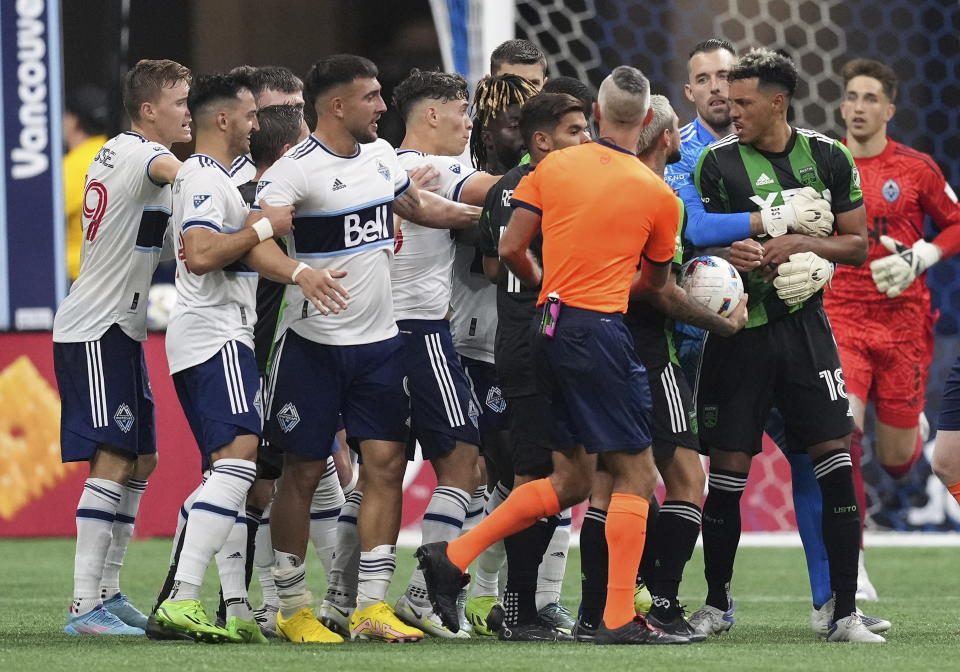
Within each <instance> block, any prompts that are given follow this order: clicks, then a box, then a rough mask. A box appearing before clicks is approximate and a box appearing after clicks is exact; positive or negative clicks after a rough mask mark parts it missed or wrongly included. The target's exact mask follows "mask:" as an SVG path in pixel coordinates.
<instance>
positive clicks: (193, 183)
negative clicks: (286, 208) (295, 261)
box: [167, 154, 258, 373]
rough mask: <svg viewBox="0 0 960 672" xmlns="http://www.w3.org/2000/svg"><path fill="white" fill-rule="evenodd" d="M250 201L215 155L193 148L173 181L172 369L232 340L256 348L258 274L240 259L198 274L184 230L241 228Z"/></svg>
mask: <svg viewBox="0 0 960 672" xmlns="http://www.w3.org/2000/svg"><path fill="white" fill-rule="evenodd" d="M247 213H248V210H247V204H246V203H245V202H244V200H243V197H242V196H240V192H239V191H237V188H236V187H235V186H233V183H232V182H231V181H230V173H229V171H228V170H227V169H226V168H224V167H223V166H222V165H221V164H220V163H219V162H218V161H216V160H215V159H212V158H210V157H209V156H206V155H205V154H194V155H193V156H191V157H190V158H189V159H187V160H186V161H185V162H184V164H183V167H182V168H181V169H180V172H178V173H177V179H176V180H175V181H174V183H173V218H172V222H173V231H174V234H175V236H176V242H177V280H176V283H177V303H176V305H175V306H174V308H173V310H172V311H171V313H170V323H169V324H168V325H167V361H168V362H169V364H170V373H177V372H178V371H183V370H184V369H187V368H189V367H191V366H196V365H197V364H202V363H203V362H205V361H207V360H208V359H210V358H211V357H213V356H214V355H215V354H217V353H218V352H219V351H220V349H221V348H222V347H223V346H224V344H226V343H227V342H228V341H240V342H241V343H244V344H246V345H248V346H249V347H250V349H251V350H252V349H253V325H254V323H256V321H257V278H258V276H257V274H256V273H255V272H254V271H252V270H250V269H249V268H248V267H247V266H245V265H244V264H243V262H241V261H235V262H233V263H232V264H230V265H228V266H226V267H224V268H222V269H219V270H216V271H210V272H209V273H204V274H203V275H196V274H194V273H191V272H190V267H189V266H188V265H187V262H186V258H185V256H186V255H184V253H183V235H184V233H185V232H186V231H189V230H190V229H191V228H194V227H205V228H207V229H210V230H212V231H216V232H218V233H236V232H237V231H240V230H241V229H242V228H243V223H244V220H245V219H246V217H247Z"/></svg>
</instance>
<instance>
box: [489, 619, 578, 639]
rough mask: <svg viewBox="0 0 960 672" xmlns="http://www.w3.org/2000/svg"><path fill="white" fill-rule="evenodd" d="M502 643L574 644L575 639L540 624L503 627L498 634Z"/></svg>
mask: <svg viewBox="0 0 960 672" xmlns="http://www.w3.org/2000/svg"><path fill="white" fill-rule="evenodd" d="M497 639H499V640H500V641H501V642H572V641H574V640H573V637H572V636H570V635H568V634H567V633H565V632H560V631H559V630H556V629H554V628H551V627H548V626H546V625H541V624H540V623H528V624H526V625H502V626H501V627H500V630H499V631H498V632H497Z"/></svg>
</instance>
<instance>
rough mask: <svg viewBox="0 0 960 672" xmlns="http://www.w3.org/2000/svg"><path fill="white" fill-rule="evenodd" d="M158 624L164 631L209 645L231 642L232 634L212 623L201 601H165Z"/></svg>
mask: <svg viewBox="0 0 960 672" xmlns="http://www.w3.org/2000/svg"><path fill="white" fill-rule="evenodd" d="M155 616H156V620H157V624H158V625H159V626H160V627H161V628H163V629H164V630H168V631H171V632H175V633H180V634H183V635H187V636H189V637H190V638H191V639H193V640H195V641H198V642H205V643H207V644H219V643H221V642H227V641H230V633H228V632H227V631H226V630H225V629H223V628H218V627H217V626H216V625H214V624H213V623H211V622H210V618H209V617H208V616H207V612H206V611H204V609H203V605H202V604H201V603H200V600H164V601H163V602H161V603H160V606H159V607H157V613H156V614H155Z"/></svg>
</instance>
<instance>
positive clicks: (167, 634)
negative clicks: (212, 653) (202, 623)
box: [144, 613, 193, 642]
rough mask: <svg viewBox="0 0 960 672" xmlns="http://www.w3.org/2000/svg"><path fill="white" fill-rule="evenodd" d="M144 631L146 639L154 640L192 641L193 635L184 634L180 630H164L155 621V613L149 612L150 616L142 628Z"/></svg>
mask: <svg viewBox="0 0 960 672" xmlns="http://www.w3.org/2000/svg"><path fill="white" fill-rule="evenodd" d="M144 631H145V632H146V634H147V639H152V640H154V641H158V642H163V641H171V640H172V641H177V640H179V641H184V640H185V641H188V642H192V641H193V637H191V636H190V635H187V634H184V633H182V632H173V631H172V630H164V629H163V628H161V627H160V624H159V623H157V614H156V613H153V614H150V618H148V619H147V627H145V628H144Z"/></svg>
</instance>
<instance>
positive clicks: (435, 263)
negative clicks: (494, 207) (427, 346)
mask: <svg viewBox="0 0 960 672" xmlns="http://www.w3.org/2000/svg"><path fill="white" fill-rule="evenodd" d="M397 157H398V158H399V160H400V167H401V168H403V169H405V170H408V171H409V170H413V169H415V168H419V167H420V166H422V165H425V164H429V165H431V166H433V168H434V169H436V170H437V172H438V173H440V177H439V178H438V182H439V184H438V185H437V186H438V189H437V191H436V192H435V193H436V194H437V195H439V196H443V197H444V198H446V199H448V200H451V201H459V200H460V192H461V191H462V190H463V185H464V184H466V183H467V180H469V179H470V178H471V177H473V176H474V175H476V174H477V171H476V170H474V169H473V168H468V167H467V166H464V165H463V164H462V163H460V162H459V161H458V160H457V159H456V158H455V157H450V156H434V155H428V154H423V153H422V152H417V151H414V150H410V149H406V150H400V151H398V152H397ZM397 221H398V223H399V227H400V228H399V230H398V231H397V232H396V239H397V242H396V245H394V259H393V267H392V268H391V272H390V277H391V280H392V281H393V310H394V313H395V314H396V318H397V319H398V320H441V319H443V318H444V316H446V314H447V311H449V310H450V271H451V268H452V267H453V251H454V249H453V238H452V237H451V235H450V230H449V229H432V228H430V227H426V226H420V225H419V224H414V223H413V222H408V221H406V220H404V219H399V218H398V220H397Z"/></svg>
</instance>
